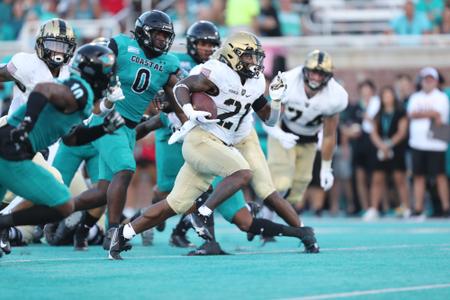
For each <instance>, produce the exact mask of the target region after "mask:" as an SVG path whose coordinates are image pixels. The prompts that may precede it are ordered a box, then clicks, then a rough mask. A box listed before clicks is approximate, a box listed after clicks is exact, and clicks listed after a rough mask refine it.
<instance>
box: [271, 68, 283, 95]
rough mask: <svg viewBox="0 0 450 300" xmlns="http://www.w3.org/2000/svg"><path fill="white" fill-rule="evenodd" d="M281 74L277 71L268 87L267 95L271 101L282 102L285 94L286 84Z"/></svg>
mask: <svg viewBox="0 0 450 300" xmlns="http://www.w3.org/2000/svg"><path fill="white" fill-rule="evenodd" d="M285 81H286V80H285V79H283V77H282V74H281V72H280V71H278V74H277V76H275V78H274V79H273V80H272V82H271V83H270V86H269V95H270V99H272V101H282V99H283V98H284V94H285V92H286V88H287V84H286V83H285Z"/></svg>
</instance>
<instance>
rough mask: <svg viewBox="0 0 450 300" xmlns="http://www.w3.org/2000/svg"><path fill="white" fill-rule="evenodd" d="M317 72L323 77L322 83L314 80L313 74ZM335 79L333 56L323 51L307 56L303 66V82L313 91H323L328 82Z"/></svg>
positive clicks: (315, 51)
mask: <svg viewBox="0 0 450 300" xmlns="http://www.w3.org/2000/svg"><path fill="white" fill-rule="evenodd" d="M312 71H313V72H317V73H319V74H321V75H322V78H323V79H322V80H321V81H315V80H312V79H311V77H310V75H311V74H310V73H311V72H312ZM331 77H333V61H332V60H331V56H330V55H329V54H328V53H327V52H325V51H321V50H314V51H312V52H310V53H309V54H308V55H307V56H306V60H305V64H304V65H303V81H304V82H305V84H306V85H308V87H309V88H310V89H312V90H313V91H317V90H320V89H322V88H323V87H324V86H325V85H326V84H327V83H328V81H329V80H330V79H331Z"/></svg>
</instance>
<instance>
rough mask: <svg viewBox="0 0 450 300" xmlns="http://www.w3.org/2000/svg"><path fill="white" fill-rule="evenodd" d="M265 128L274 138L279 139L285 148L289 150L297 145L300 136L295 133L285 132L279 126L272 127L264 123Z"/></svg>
mask: <svg viewBox="0 0 450 300" xmlns="http://www.w3.org/2000/svg"><path fill="white" fill-rule="evenodd" d="M263 128H264V130H265V131H266V132H267V134H268V135H270V136H271V137H273V138H274V139H277V140H278V141H279V142H280V144H281V146H283V148H284V149H286V150H289V149H291V148H292V147H294V146H295V145H297V141H298V139H299V137H298V136H296V135H295V134H292V133H288V132H285V131H283V130H282V129H281V128H280V127H278V126H273V127H271V126H267V125H265V124H263Z"/></svg>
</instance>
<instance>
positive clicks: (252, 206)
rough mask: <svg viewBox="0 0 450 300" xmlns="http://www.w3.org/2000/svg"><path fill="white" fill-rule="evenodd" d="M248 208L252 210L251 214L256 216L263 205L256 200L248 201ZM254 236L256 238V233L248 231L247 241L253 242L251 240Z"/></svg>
mask: <svg viewBox="0 0 450 300" xmlns="http://www.w3.org/2000/svg"><path fill="white" fill-rule="evenodd" d="M247 208H248V210H249V211H250V214H251V215H252V217H253V218H256V215H257V214H258V213H259V211H260V210H261V208H262V206H261V204H259V203H257V202H255V201H250V202H247ZM254 238H255V234H254V233H251V232H247V241H249V242H251V241H253V239H254Z"/></svg>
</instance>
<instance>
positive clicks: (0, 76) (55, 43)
mask: <svg viewBox="0 0 450 300" xmlns="http://www.w3.org/2000/svg"><path fill="white" fill-rule="evenodd" d="M75 48H76V42H75V34H74V31H73V29H72V27H71V26H70V24H69V23H68V22H66V21H64V20H62V19H52V20H49V21H47V22H45V23H44V24H42V25H41V26H40V28H39V31H38V34H37V37H36V43H35V52H34V53H25V52H19V53H17V54H15V55H14V56H13V57H12V58H11V60H10V61H9V62H8V64H6V65H5V66H3V67H0V81H2V82H3V81H14V82H15V86H14V89H13V99H12V102H11V106H10V108H9V111H8V115H9V114H12V113H14V112H15V111H16V110H17V109H18V108H19V107H20V106H21V105H23V104H25V103H26V101H27V99H28V96H29V95H30V93H31V91H32V90H33V88H34V86H35V85H36V84H38V83H39V82H47V81H53V80H54V79H55V78H57V79H61V80H62V79H66V78H68V77H69V69H68V66H67V64H68V62H69V60H70V59H71V58H72V57H73V53H74V51H75ZM6 122H7V116H4V117H2V118H0V126H3V125H5V124H6ZM47 155H48V150H47V149H40V152H38V153H37V154H36V156H35V157H34V161H35V162H36V163H39V164H40V165H42V166H43V167H44V168H46V169H48V170H50V171H51V173H52V174H54V175H55V176H56V178H58V179H59V180H61V175H60V174H59V172H58V170H57V169H55V168H52V167H51V166H50V165H49V164H48V163H47V162H46V159H45V157H46V156H47ZM13 199H14V195H12V194H11V193H10V192H8V194H7V196H5V197H4V199H2V200H3V203H2V206H5V207H6V206H7V205H8V203H9V202H11V201H12V200H13ZM15 199H16V200H15V201H14V203H12V205H10V206H9V207H8V208H7V209H6V211H10V210H11V209H13V207H14V206H17V205H19V204H20V205H23V204H24V203H23V200H22V199H21V198H20V197H16V198H15ZM18 230H19V231H22V233H23V237H24V240H26V241H31V240H32V238H33V237H32V236H31V234H30V233H31V232H33V230H32V229H30V228H18Z"/></svg>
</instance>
